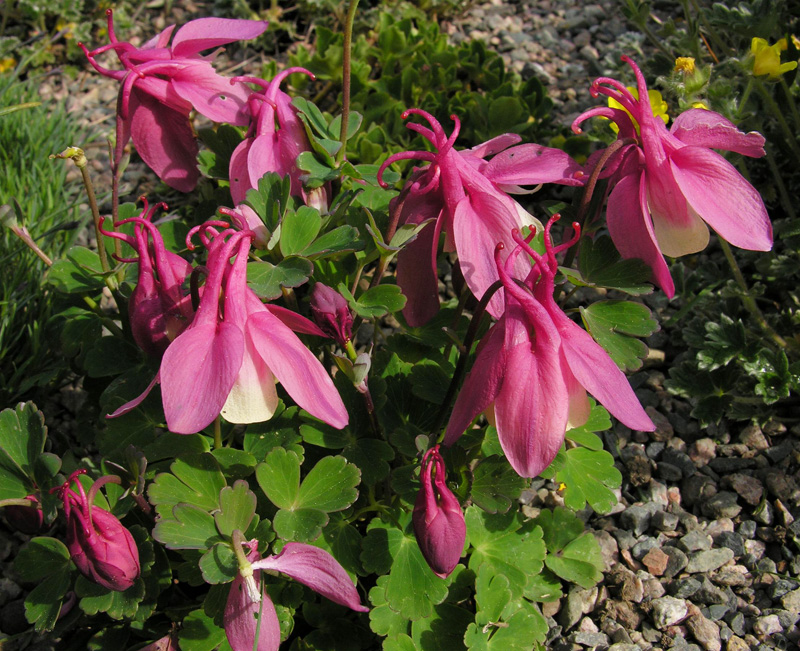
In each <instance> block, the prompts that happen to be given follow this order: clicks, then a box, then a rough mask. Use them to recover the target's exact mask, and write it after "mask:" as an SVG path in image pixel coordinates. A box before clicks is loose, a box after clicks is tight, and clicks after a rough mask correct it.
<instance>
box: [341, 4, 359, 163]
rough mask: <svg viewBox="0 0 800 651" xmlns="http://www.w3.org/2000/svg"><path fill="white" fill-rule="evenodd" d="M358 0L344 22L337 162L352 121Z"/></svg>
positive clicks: (345, 144)
mask: <svg viewBox="0 0 800 651" xmlns="http://www.w3.org/2000/svg"><path fill="white" fill-rule="evenodd" d="M357 7H358V0H350V5H349V7H348V8H347V18H346V19H345V24H344V54H343V60H342V129H341V131H340V132H339V141H340V142H341V143H342V148H341V149H340V150H339V151H338V152H337V153H336V162H337V163H342V162H343V161H344V159H345V155H346V151H347V124H348V122H350V63H351V61H350V56H351V52H350V50H351V48H352V44H353V22H354V21H355V18H356V8H357Z"/></svg>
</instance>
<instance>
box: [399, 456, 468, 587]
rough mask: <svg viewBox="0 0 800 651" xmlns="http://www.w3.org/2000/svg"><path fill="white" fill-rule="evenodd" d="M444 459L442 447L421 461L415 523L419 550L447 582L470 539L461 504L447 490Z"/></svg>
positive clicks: (413, 520)
mask: <svg viewBox="0 0 800 651" xmlns="http://www.w3.org/2000/svg"><path fill="white" fill-rule="evenodd" d="M446 479H447V477H446V472H445V466H444V459H442V455H441V454H440V453H439V446H438V445H436V446H434V447H432V448H431V449H430V450H428V451H427V452H426V453H425V456H424V457H423V458H422V468H421V470H420V481H421V482H422V488H421V489H420V491H419V494H418V495H417V501H416V503H415V504H414V513H413V515H412V518H411V519H412V522H413V524H414V536H415V537H416V539H417V543H418V544H419V548H420V551H421V552H422V555H423V556H424V557H425V560H426V561H427V562H428V565H429V566H430V568H431V569H432V570H433V572H434V574H436V576H438V577H440V578H442V579H444V578H447V577H448V576H450V573H451V572H452V571H453V570H454V569H455V566H456V565H458V560H459V559H460V558H461V553H462V552H463V551H464V541H465V540H466V538H467V525H466V523H465V522H464V513H463V512H462V510H461V504H459V503H458V499H457V498H456V496H455V495H453V492H452V491H451V490H450V489H449V488H448V487H447V481H446Z"/></svg>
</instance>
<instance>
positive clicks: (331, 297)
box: [311, 283, 353, 346]
mask: <svg viewBox="0 0 800 651" xmlns="http://www.w3.org/2000/svg"><path fill="white" fill-rule="evenodd" d="M311 316H312V317H313V318H314V322H315V323H316V324H317V325H318V326H319V327H320V330H322V331H323V332H324V333H325V334H326V335H328V336H329V337H331V338H333V339H335V340H336V342H337V343H338V344H339V345H340V346H345V345H346V344H347V342H348V341H350V337H351V336H352V330H353V317H352V315H351V314H350V307H349V306H348V305H347V301H346V300H345V299H344V297H343V296H342V295H341V294H340V293H339V292H337V291H336V290H335V289H331V288H330V287H328V286H327V285H323V284H322V283H317V284H316V285H314V289H312V290H311Z"/></svg>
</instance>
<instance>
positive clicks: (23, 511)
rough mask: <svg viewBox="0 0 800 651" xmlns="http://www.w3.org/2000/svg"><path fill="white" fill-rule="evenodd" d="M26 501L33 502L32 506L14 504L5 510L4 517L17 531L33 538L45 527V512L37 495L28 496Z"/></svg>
mask: <svg viewBox="0 0 800 651" xmlns="http://www.w3.org/2000/svg"><path fill="white" fill-rule="evenodd" d="M25 499H26V500H28V501H29V502H31V506H22V505H18V504H12V505H10V506H7V507H5V508H4V509H3V515H5V516H6V522H8V524H10V525H11V526H12V527H14V528H15V529H16V530H17V531H20V532H22V533H26V534H28V535H29V536H32V535H34V534H37V533H39V532H40V531H41V530H42V528H43V527H44V512H43V511H42V506H41V504H40V503H39V498H38V497H36V495H28V496H27V497H26V498H25Z"/></svg>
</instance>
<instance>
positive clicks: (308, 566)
mask: <svg viewBox="0 0 800 651" xmlns="http://www.w3.org/2000/svg"><path fill="white" fill-rule="evenodd" d="M257 542H258V541H256V540H253V541H251V542H250V543H245V544H246V545H247V546H248V547H249V548H250V553H249V554H248V556H247V557H248V560H249V561H251V564H250V565H249V567H245V568H243V570H244V571H242V570H240V573H239V574H238V575H237V576H236V578H235V579H234V581H233V584H232V585H231V589H230V592H229V593H228V601H227V603H226V604H225V615H224V621H225V635H226V636H227V638H228V643H229V644H230V645H231V648H232V649H233V651H252V649H253V648H254V646H255V648H256V649H257V651H277V649H278V647H279V646H280V642H281V629H280V624H279V623H278V616H277V615H276V613H275V606H274V605H273V603H272V601H271V600H270V598H269V596H268V595H267V593H266V591H265V590H264V588H263V587H262V588H260V589H259V587H258V586H259V583H260V579H261V570H265V571H268V572H276V573H278V572H279V573H281V574H285V575H286V576H288V577H289V578H292V579H294V580H295V581H298V582H299V583H302V584H303V585H305V586H308V587H309V588H311V589H312V590H314V591H315V592H318V593H319V594H321V595H322V596H323V597H326V598H328V599H330V600H331V601H333V602H335V603H337V604H340V605H342V606H347V607H348V608H351V609H353V610H355V611H357V612H360V613H365V612H367V611H368V610H369V609H368V608H365V607H364V606H362V605H361V598H360V597H359V595H358V591H357V590H356V588H355V586H354V585H353V583H352V582H351V581H350V577H349V576H348V575H347V572H346V571H345V570H344V568H343V567H342V566H341V565H339V563H337V562H336V559H334V558H333V556H331V555H330V554H329V553H328V552H326V551H324V550H322V549H320V548H318V547H314V546H312V545H305V544H303V543H292V542H290V543H286V544H285V545H284V546H283V549H282V550H281V551H280V553H279V554H276V555H275V556H268V557H267V558H263V559H259V556H258V552H257V551H256V545H257ZM259 620H260V622H259ZM259 625H260V628H259ZM257 630H258V631H259V637H258V640H257V641H256V631H257Z"/></svg>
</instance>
